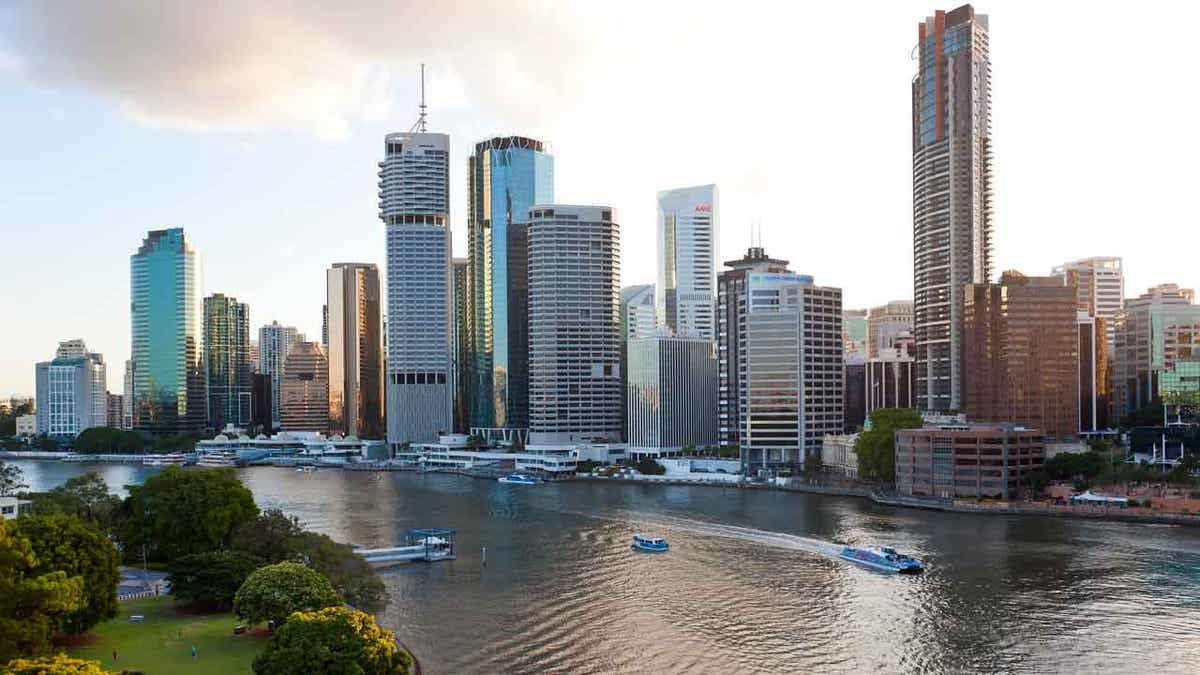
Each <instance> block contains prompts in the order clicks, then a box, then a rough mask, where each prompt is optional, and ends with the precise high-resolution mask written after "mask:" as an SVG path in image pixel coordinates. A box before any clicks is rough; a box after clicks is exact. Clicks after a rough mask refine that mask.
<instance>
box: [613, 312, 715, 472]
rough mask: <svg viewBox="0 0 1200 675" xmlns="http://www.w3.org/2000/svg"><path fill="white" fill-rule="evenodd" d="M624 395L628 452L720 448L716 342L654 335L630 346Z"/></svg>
mask: <svg viewBox="0 0 1200 675" xmlns="http://www.w3.org/2000/svg"><path fill="white" fill-rule="evenodd" d="M627 348H628V355H629V369H630V370H629V376H628V385H627V387H626V389H625V398H626V399H627V402H626V410H627V411H628V413H627V414H628V420H627V421H626V427H627V428H628V430H629V431H628V433H629V447H630V449H631V450H633V451H641V452H644V451H659V452H663V451H665V452H673V451H678V450H682V449H684V448H686V447H688V446H691V447H692V449H704V448H709V447H712V446H714V445H716V442H717V420H716V418H715V417H713V414H712V413H713V410H715V409H716V407H717V357H716V350H715V349H714V343H713V341H712V340H708V339H705V338H699V337H676V336H670V335H652V336H650V337H641V338H633V339H631V340H629V342H628V345H627Z"/></svg>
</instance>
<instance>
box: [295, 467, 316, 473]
mask: <svg viewBox="0 0 1200 675" xmlns="http://www.w3.org/2000/svg"><path fill="white" fill-rule="evenodd" d="M316 470H317V467H315V466H298V467H296V471H297V472H298V473H312V472H314V471H316Z"/></svg>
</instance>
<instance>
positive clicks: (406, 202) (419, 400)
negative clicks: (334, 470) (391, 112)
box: [331, 132, 455, 447]
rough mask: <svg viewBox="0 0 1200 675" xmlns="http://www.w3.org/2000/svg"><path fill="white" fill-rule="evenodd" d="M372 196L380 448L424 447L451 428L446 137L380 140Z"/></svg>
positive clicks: (451, 303) (422, 135) (414, 134)
mask: <svg viewBox="0 0 1200 675" xmlns="http://www.w3.org/2000/svg"><path fill="white" fill-rule="evenodd" d="M379 189H380V193H379V218H380V219H381V220H382V221H383V222H384V224H385V225H386V227H387V440H388V443H390V444H391V445H392V446H394V447H395V446H398V445H399V444H401V443H432V442H434V441H436V440H437V438H438V436H439V435H440V434H445V433H448V432H450V431H452V430H453V426H454V407H453V406H454V388H455V382H454V355H455V354H454V342H455V340H454V337H455V336H454V311H455V309H454V276H453V274H454V271H453V268H452V267H451V262H450V136H448V135H446V134H435V133H424V132H410V133H395V134H388V135H387V137H386V138H385V139H384V160H383V161H382V162H380V163H379ZM331 306H332V305H331Z"/></svg>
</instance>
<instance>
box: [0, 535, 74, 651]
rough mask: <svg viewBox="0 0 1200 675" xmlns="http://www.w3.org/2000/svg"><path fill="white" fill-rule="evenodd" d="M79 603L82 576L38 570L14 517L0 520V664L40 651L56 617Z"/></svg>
mask: <svg viewBox="0 0 1200 675" xmlns="http://www.w3.org/2000/svg"><path fill="white" fill-rule="evenodd" d="M84 604H85V601H84V592H83V580H82V579H81V578H79V577H77V576H76V577H68V576H67V574H66V573H65V572H63V571H61V570H60V571H54V572H41V571H39V569H38V560H37V558H36V557H34V555H33V547H32V546H31V545H30V543H29V540H28V539H26V538H24V537H22V536H21V535H20V534H18V533H17V532H16V521H11V520H3V519H0V663H7V662H9V661H11V660H12V659H15V658H18V657H22V656H39V655H41V654H45V653H46V652H47V651H48V650H49V649H50V638H51V636H52V635H53V634H54V630H55V627H56V626H57V625H58V624H59V621H60V619H61V617H62V616H64V615H66V614H69V613H71V612H74V611H77V610H79V609H80V608H81V607H82V606H84Z"/></svg>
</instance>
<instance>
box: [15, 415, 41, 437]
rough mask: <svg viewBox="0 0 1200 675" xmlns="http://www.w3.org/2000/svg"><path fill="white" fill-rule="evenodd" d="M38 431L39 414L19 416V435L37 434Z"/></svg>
mask: <svg viewBox="0 0 1200 675" xmlns="http://www.w3.org/2000/svg"><path fill="white" fill-rule="evenodd" d="M37 431H38V430H37V415H35V414H33V413H29V414H28V415H20V416H18V417H17V435H18V436H36V435H37Z"/></svg>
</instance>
